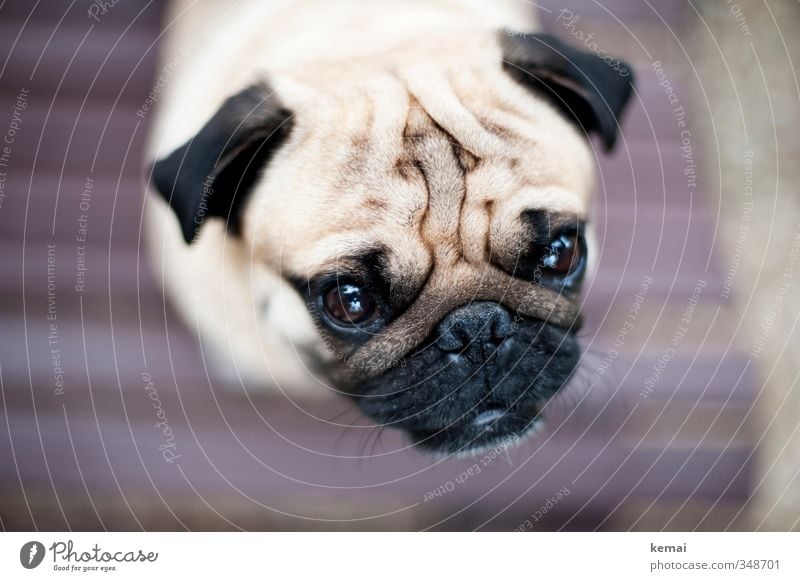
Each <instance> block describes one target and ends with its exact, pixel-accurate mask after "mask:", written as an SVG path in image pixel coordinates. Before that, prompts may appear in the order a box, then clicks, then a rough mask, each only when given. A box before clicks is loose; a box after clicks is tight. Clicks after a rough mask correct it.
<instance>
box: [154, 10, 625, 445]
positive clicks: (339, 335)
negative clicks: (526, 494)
mask: <svg viewBox="0 0 800 581" xmlns="http://www.w3.org/2000/svg"><path fill="white" fill-rule="evenodd" d="M530 10H531V7H530V6H529V5H528V4H527V3H526V2H522V1H516V0H510V1H508V0H507V1H496V0H492V1H488V0H486V1H480V0H474V1H468V0H467V1H465V0H371V1H370V2H357V1H354V0H319V1H301V0H276V1H271V2H268V3H261V2H255V1H252V2H238V3H233V4H228V3H218V2H212V1H209V0H200V1H197V0H187V1H185V2H175V3H173V4H172V6H171V9H170V12H169V14H168V17H167V19H166V24H165V34H166V46H165V47H164V50H163V57H162V58H163V62H164V64H163V68H162V69H161V71H160V75H159V78H158V81H157V83H156V85H155V88H157V89H158V90H157V91H154V93H151V96H150V98H149V104H148V108H147V109H148V110H147V111H144V113H145V114H148V113H149V109H150V108H151V106H152V109H154V110H156V111H157V118H156V120H155V122H154V124H153V131H152V139H151V149H150V155H151V158H152V160H153V161H154V163H153V165H152V170H151V172H152V173H151V176H150V177H151V183H152V185H153V189H154V190H155V192H154V195H152V196H151V197H150V200H149V203H148V213H149V216H148V240H149V244H150V250H151V255H152V256H153V257H154V262H155V270H156V271H157V272H158V273H159V276H160V280H161V281H162V282H163V285H164V289H165V291H166V293H167V294H168V295H169V296H170V297H171V299H172V301H173V303H174V304H175V305H176V306H177V309H178V311H179V312H180V313H181V315H182V316H183V318H184V319H185V321H186V322H187V323H188V325H189V326H190V327H191V328H192V329H194V330H195V331H196V332H197V334H198V335H199V338H200V340H201V342H202V345H203V347H204V349H205V350H206V351H207V352H209V353H211V354H212V355H211V359H210V360H209V361H210V363H209V365H210V366H211V367H213V368H215V369H216V370H218V371H220V373H222V374H226V373H227V375H230V376H232V377H234V378H236V379H239V380H241V381H243V382H245V383H248V384H251V383H255V384H256V385H261V386H264V388H270V387H271V388H277V389H280V390H282V391H283V392H284V393H285V394H286V395H287V397H293V396H294V395H296V394H298V393H300V392H301V391H303V390H309V389H322V390H328V391H334V392H338V393H341V394H344V395H345V396H346V397H350V398H353V399H354V400H355V401H356V402H357V403H358V405H359V406H360V408H361V409H362V410H363V412H364V413H365V414H366V415H367V416H368V417H369V418H371V419H372V420H373V421H374V422H376V423H378V424H380V425H385V426H391V427H394V428H398V429H400V430H403V431H404V432H405V433H406V434H407V435H408V436H409V437H410V439H411V441H412V442H413V443H414V444H416V445H418V446H419V447H421V448H424V449H426V450H430V451H436V452H440V453H459V452H465V451H469V450H476V449H479V448H482V447H486V446H491V445H495V444H496V443H497V442H499V441H507V440H508V439H515V438H520V437H522V436H523V435H525V434H527V433H529V432H531V431H532V430H534V429H535V427H536V426H537V425H539V423H540V422H541V420H542V418H543V416H544V415H546V414H545V406H546V404H547V402H548V401H549V400H550V399H551V398H552V396H553V395H554V394H555V393H556V392H558V391H559V390H560V389H561V388H562V387H563V386H564V385H565V384H566V383H567V382H568V381H569V379H570V377H571V376H572V374H573V372H574V370H575V369H576V366H577V364H578V361H579V357H580V349H579V346H578V342H577V340H576V338H575V335H576V332H577V331H578V329H579V328H580V324H581V315H580V292H581V283H582V281H583V280H584V278H585V275H586V272H587V269H588V268H589V267H590V264H591V262H592V257H593V250H592V242H591V236H590V231H591V228H590V223H589V209H590V200H591V194H592V190H593V187H594V173H595V167H594V166H595V163H594V159H593V158H594V149H593V146H592V141H591V140H590V136H597V138H598V140H599V143H600V144H601V145H602V147H604V148H605V149H606V150H608V149H610V148H612V147H613V146H614V143H615V141H616V139H617V134H618V123H619V118H620V115H621V113H622V112H623V109H624V108H625V105H626V103H627V102H628V100H629V97H630V95H631V91H632V75H631V74H630V67H628V66H622V67H620V66H619V65H620V62H621V61H618V60H616V59H615V60H614V63H615V66H613V67H612V66H610V65H609V63H608V60H607V59H604V58H602V57H601V56H599V55H598V54H594V53H590V52H584V51H581V50H578V49H576V48H573V47H572V46H569V45H568V44H565V43H564V42H562V41H561V40H559V39H558V38H555V37H553V36H551V35H548V34H543V33H540V32H536V23H535V21H534V20H533V19H532V15H531V14H530V12H529V11H530ZM623 65H624V63H623ZM621 71H622V72H621ZM623 73H624V74H623ZM226 370H227V371H226Z"/></svg>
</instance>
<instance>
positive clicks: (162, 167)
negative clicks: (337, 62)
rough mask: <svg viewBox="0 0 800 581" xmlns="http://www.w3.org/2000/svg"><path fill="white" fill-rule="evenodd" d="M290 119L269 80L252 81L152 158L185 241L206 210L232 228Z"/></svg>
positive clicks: (162, 191) (157, 180)
mask: <svg viewBox="0 0 800 581" xmlns="http://www.w3.org/2000/svg"><path fill="white" fill-rule="evenodd" d="M291 125H292V121H291V113H290V112H289V111H288V110H286V109H285V108H284V107H283V106H282V105H281V104H280V102H278V100H277V98H276V97H275V96H274V93H273V92H272V90H271V89H270V88H269V86H268V85H267V84H266V83H260V84H256V85H253V86H251V87H249V88H247V89H245V90H244V91H242V92H241V93H237V94H236V95H233V96H232V97H229V98H228V99H227V100H226V101H225V102H224V103H223V104H222V106H221V107H220V108H219V110H218V111H217V112H216V113H215V114H214V116H213V117H212V118H211V119H210V120H209V121H208V123H206V124H205V125H204V126H203V128H202V129H200V131H199V132H198V133H197V135H195V136H194V137H193V138H192V139H190V140H189V141H188V142H187V143H185V144H184V145H182V146H181V147H179V148H178V149H176V150H175V151H173V152H172V153H171V154H169V155H168V156H167V157H165V158H164V159H161V160H159V161H157V162H156V163H155V165H154V166H153V182H154V183H155V186H156V189H158V191H159V193H160V194H161V195H162V196H163V197H164V198H165V199H166V200H167V202H168V203H169V205H170V207H171V208H172V209H173V211H174V212H175V214H176V215H177V216H178V221H179V222H180V225H181V231H182V232H183V237H184V239H185V240H186V242H187V243H190V242H191V241H192V240H194V238H195V236H196V235H197V232H198V231H199V230H200V227H201V226H202V225H203V222H204V221H205V219H206V218H208V217H210V216H218V217H221V218H223V219H225V220H226V223H227V225H228V228H229V229H230V230H232V231H234V232H236V231H238V228H239V213H240V210H241V208H242V207H243V206H244V201H245V200H246V198H247V194H248V192H249V190H250V188H251V186H252V185H253V184H254V182H255V180H256V179H257V177H258V175H259V173H260V171H261V170H262V169H263V168H264V166H265V165H266V162H267V160H268V159H269V157H270V155H271V154H272V153H273V152H274V151H275V148H276V147H278V146H279V145H280V144H281V143H282V142H283V141H284V140H285V138H286V136H287V135H288V134H289V130H290V129H291Z"/></svg>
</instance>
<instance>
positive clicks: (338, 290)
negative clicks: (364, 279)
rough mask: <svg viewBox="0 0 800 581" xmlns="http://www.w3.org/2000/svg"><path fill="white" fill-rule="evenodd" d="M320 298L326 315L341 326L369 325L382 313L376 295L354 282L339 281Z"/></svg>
mask: <svg viewBox="0 0 800 581" xmlns="http://www.w3.org/2000/svg"><path fill="white" fill-rule="evenodd" d="M320 298H321V301H320V302H321V306H322V310H323V311H324V312H325V315H326V317H327V318H328V319H329V320H330V321H331V322H332V323H334V324H335V325H338V326H340V327H357V326H363V325H368V324H369V323H371V322H373V321H374V320H376V319H377V318H378V317H379V315H380V306H379V303H378V301H377V299H376V298H375V296H374V295H372V293H370V292H369V291H368V290H366V289H364V288H362V287H360V286H358V285H356V284H353V283H346V282H337V283H336V284H334V285H333V286H331V287H329V288H328V289H327V290H326V291H325V292H324V293H323V294H322V295H321V297H320Z"/></svg>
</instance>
